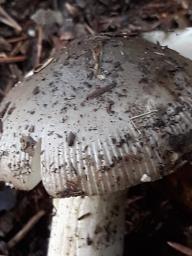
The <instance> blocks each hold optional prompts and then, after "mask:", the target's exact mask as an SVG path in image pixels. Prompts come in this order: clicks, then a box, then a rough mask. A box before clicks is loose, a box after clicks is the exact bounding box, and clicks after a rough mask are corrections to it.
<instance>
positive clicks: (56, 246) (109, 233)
mask: <svg viewBox="0 0 192 256" xmlns="http://www.w3.org/2000/svg"><path fill="white" fill-rule="evenodd" d="M124 200H125V193H124V192H118V193H113V194H109V195H106V196H90V197H88V196H85V197H80V196H78V197H71V198H62V199H53V203H54V206H55V208H56V214H55V216H54V217H53V220H52V226H51V237H50V241H49V248H48V256H121V255H123V239H124V204H125V201H124Z"/></svg>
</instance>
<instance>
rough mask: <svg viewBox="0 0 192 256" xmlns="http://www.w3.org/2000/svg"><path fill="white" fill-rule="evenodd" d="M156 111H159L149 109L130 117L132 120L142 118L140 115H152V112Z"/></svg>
mask: <svg viewBox="0 0 192 256" xmlns="http://www.w3.org/2000/svg"><path fill="white" fill-rule="evenodd" d="M156 112H157V110H152V111H149V112H146V113H143V114H140V115H137V116H133V117H131V118H130V119H131V120H134V119H137V118H140V117H144V116H148V115H151V114H153V113H156Z"/></svg>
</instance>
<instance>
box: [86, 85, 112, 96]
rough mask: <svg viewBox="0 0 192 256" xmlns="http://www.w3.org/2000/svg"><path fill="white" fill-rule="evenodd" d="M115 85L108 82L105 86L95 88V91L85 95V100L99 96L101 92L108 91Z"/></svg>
mask: <svg viewBox="0 0 192 256" xmlns="http://www.w3.org/2000/svg"><path fill="white" fill-rule="evenodd" d="M114 87H115V84H110V85H107V86H105V87H102V88H97V89H96V90H95V91H93V92H91V93H89V94H88V95H87V97H86V99H87V100H92V99H94V98H97V97H99V96H101V95H102V94H104V93H106V92H108V91H110V90H111V89H113V88H114Z"/></svg>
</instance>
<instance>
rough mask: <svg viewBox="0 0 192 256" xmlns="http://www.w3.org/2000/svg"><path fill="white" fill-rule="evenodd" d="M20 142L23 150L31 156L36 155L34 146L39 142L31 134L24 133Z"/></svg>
mask: <svg viewBox="0 0 192 256" xmlns="http://www.w3.org/2000/svg"><path fill="white" fill-rule="evenodd" d="M20 143H21V150H22V151H23V152H25V153H28V154H29V155H30V156H33V155H34V147H35V145H36V143H37V142H36V141H35V140H34V139H33V138H32V137H31V136H26V135H22V137H21V138H20Z"/></svg>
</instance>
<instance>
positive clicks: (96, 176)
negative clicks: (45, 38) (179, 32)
mask: <svg viewBox="0 0 192 256" xmlns="http://www.w3.org/2000/svg"><path fill="white" fill-rule="evenodd" d="M191 71H192V64H191V62H190V61H189V60H187V59H185V58H183V57H182V56H179V55H178V54H177V53H176V52H174V51H172V50H169V49H167V48H161V47H160V46H157V45H153V44H151V43H149V42H146V41H144V40H143V39H141V38H118V37H116V38H111V37H107V36H96V37H94V38H87V39H86V40H83V41H82V40H75V41H74V42H72V43H71V46H70V47H69V48H64V49H62V51H61V52H60V53H59V54H58V55H57V56H56V57H55V59H54V60H53V61H52V62H51V63H50V64H49V65H48V66H47V67H46V68H44V69H42V70H41V71H39V72H38V73H37V74H35V75H34V76H33V77H31V78H29V79H26V80H25V81H24V82H22V83H20V84H18V85H17V86H16V87H15V88H13V89H12V90H11V91H10V93H9V94H8V95H7V96H6V98H5V99H4V100H3V102H2V104H1V107H0V110H1V113H3V114H2V119H1V126H2V129H1V160H0V167H1V168H0V170H1V173H0V174H1V179H2V180H5V181H7V180H8V181H9V182H11V183H12V184H13V185H14V186H15V187H17V188H19V189H32V188H33V187H34V186H35V185H36V184H37V183H38V182H39V181H40V179H41V178H42V182H43V184H44V186H45V188H46V190H47V191H48V193H49V194H50V195H51V196H53V197H54V198H55V199H53V202H54V206H55V208H56V213H55V216H54V217H53V221H52V228H51V237H50V243H49V250H48V255H49V256H54V255H57V256H58V255H60V256H65V255H66V256H67V255H68V256H74V255H78V256H82V255H83V256H85V255H92V256H95V255H99V256H102V255H103V256H108V255H110V256H117V255H122V251H123V233H124V224H123V222H124V204H125V191H126V189H127V188H129V187H131V186H134V185H136V184H139V183H142V182H151V181H154V180H157V179H160V178H162V177H163V176H165V175H168V174H169V173H172V172H173V171H175V170H176V169H177V168H178V167H180V166H181V165H182V164H185V163H186V161H188V160H189V159H188V157H189V155H190V154H189V153H190V152H191V149H192V117H191V110H192V105H191V94H192V91H191V83H192V72H191Z"/></svg>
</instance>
